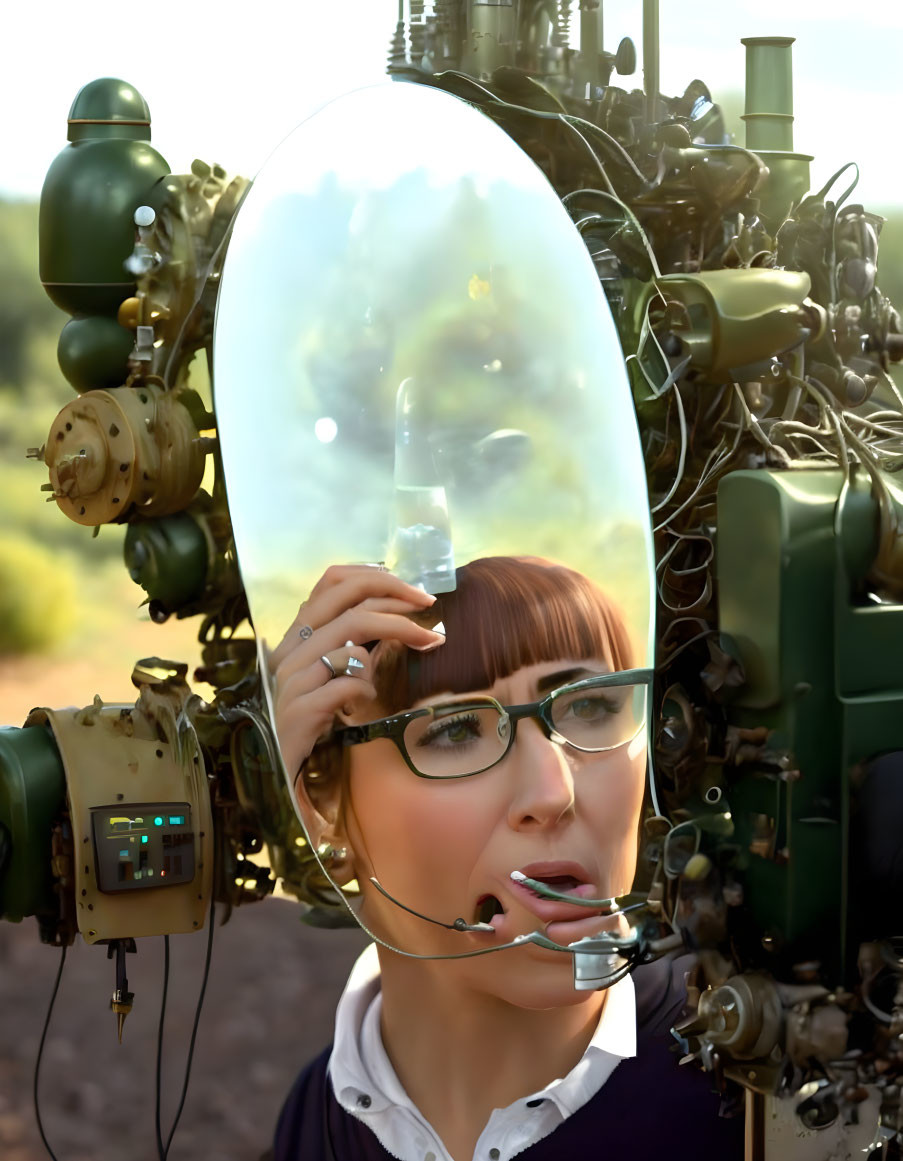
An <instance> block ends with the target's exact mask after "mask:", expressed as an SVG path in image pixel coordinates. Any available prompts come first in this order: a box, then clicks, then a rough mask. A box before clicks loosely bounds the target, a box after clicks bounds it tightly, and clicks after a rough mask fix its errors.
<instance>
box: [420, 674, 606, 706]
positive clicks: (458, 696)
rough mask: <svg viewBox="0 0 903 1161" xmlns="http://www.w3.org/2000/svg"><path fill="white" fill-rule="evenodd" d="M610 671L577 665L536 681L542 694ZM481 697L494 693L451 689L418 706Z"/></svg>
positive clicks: (470, 700)
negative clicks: (457, 691) (475, 692)
mask: <svg viewBox="0 0 903 1161" xmlns="http://www.w3.org/2000/svg"><path fill="white" fill-rule="evenodd" d="M608 672H610V671H609V670H607V669H603V670H599V669H590V668H589V667H588V666H586V665H576V666H573V667H572V668H570V669H559V670H557V671H556V672H555V673H547V674H546V675H545V676H544V677H540V678H539V680H538V681H537V682H536V692H537V693H538V694H539V695H540V696H541V695H542V694H544V693H548V692H549V690H552V689H559V688H560V687H561V686H562V685H570V683H571V682H572V681H582V680H583V678H584V677H602V676H603V675H604V674H606V673H608ZM481 697H485V698H492V694H491V693H483V694H479V693H478V694H473V693H452V692H451V691H449V692H448V693H447V694H445V695H443V694H438V695H434V696H433V697H431V698H430V699H429V700H426V699H425V700H424V704H423V705H420V706H418V707H417V708H418V709H437V708H438V707H439V706H454V705H457V704H461V705H468V704H469V703H470V702H472V701H473V700H474V699H477V700H479V699H480V698H481ZM493 700H494V699H493Z"/></svg>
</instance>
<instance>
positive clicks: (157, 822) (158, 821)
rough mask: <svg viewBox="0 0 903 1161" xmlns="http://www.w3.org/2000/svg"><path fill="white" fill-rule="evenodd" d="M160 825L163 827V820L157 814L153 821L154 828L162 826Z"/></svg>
mask: <svg viewBox="0 0 903 1161" xmlns="http://www.w3.org/2000/svg"><path fill="white" fill-rule="evenodd" d="M162 825H163V819H162V817H161V816H160V815H159V814H158V815H157V817H156V818H155V819H154V826H162Z"/></svg>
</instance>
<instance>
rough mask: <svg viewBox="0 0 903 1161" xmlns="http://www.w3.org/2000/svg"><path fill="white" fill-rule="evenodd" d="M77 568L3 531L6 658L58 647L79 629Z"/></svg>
mask: <svg viewBox="0 0 903 1161" xmlns="http://www.w3.org/2000/svg"><path fill="white" fill-rule="evenodd" d="M75 587H76V586H75V572H74V569H73V568H72V566H71V563H70V562H69V561H68V560H67V559H66V558H65V556H63V557H59V556H57V554H56V553H54V552H53V551H51V550H49V549H47V548H44V547H43V546H42V545H40V544H37V543H35V542H34V541H33V540H30V539H28V538H27V537H25V536H22V535H19V534H12V535H10V534H7V533H5V532H0V657H2V656H4V655H8V654H18V653H36V652H41V651H43V650H46V649H50V648H52V647H53V646H54V645H56V644H58V643H59V641H60V640H61V639H62V638H65V637H66V636H67V635H68V634H69V633H70V632H71V630H72V628H73V626H74V624H75V613H76V601H75Z"/></svg>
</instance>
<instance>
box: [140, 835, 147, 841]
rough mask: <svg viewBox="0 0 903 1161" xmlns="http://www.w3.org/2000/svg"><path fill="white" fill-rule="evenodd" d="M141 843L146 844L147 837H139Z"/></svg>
mask: <svg viewBox="0 0 903 1161" xmlns="http://www.w3.org/2000/svg"><path fill="white" fill-rule="evenodd" d="M141 841H142V842H143V843H146V842H147V835H146V834H143V835H142V836H141Z"/></svg>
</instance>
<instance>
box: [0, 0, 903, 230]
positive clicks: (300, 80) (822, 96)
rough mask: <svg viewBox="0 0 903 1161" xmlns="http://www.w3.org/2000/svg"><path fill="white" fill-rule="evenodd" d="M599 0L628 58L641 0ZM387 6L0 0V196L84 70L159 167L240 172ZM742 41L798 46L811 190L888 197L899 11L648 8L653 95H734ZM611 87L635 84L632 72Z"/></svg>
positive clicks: (25, 185) (896, 110)
mask: <svg viewBox="0 0 903 1161" xmlns="http://www.w3.org/2000/svg"><path fill="white" fill-rule="evenodd" d="M603 3H604V12H605V47H606V48H607V49H608V50H610V51H614V49H615V48H616V47H617V43H618V41H619V39H620V38H621V37H622V36H625V35H630V36H632V37H633V39H634V41H635V43H636V45H637V50H638V53H640V56H641V52H642V49H641V38H642V16H641V14H642V2H641V0H603ZM574 7H575V8H576V0H574ZM230 11H242V12H243V13H244V15H243V16H242V19H240V20H239V19H235V18H234V17H232V18H230V16H229V12H230ZM396 11H397V0H293V2H291V3H287V2H286V3H278V2H276V0H256V2H254V3H252V4H248V5H246V6H244V7H243V8H242V9H239V8H238V6H235V7H234V8H229V7H227V6H226V5H222V4H202V3H198V2H197V0H178V2H176V0H154V3H153V4H145V5H140V4H132V5H126V4H123V3H121V0H118V2H117V3H113V2H112V0H80V2H79V3H74V2H73V0H65V2H63V0H30V2H25V0H18V2H13V0H11V2H10V3H9V4H8V5H7V6H6V7H5V11H4V41H5V44H4V49H5V51H4V53H3V64H2V69H0V97H2V105H0V107H2V109H3V129H2V130H0V133H2V141H3V150H2V158H3V161H2V164H0V194H5V195H6V196H26V197H37V196H38V194H39V193H40V188H41V183H42V181H43V177H44V174H45V172H46V170H47V167H48V165H49V164H50V162H51V161H52V160H53V158H54V156H55V155H56V153H57V152H58V151H59V149H60V148H62V147H63V146H64V145H65V143H66V115H67V112H68V110H69V106H70V104H71V101H72V98H73V97H74V95H75V93H76V92H77V91H78V89H79V88H80V86H81V85H82V84H84V83H85V82H87V81H89V80H92V79H94V78H95V77H98V76H120V77H122V78H124V79H126V80H127V81H129V82H131V83H132V84H133V85H135V86H136V87H137V88H138V89H139V90H140V91H141V92H142V93H143V95H144V96H145V98H146V99H147V101H148V103H149V105H150V108H151V115H152V119H153V142H154V144H155V146H156V147H157V148H158V149H159V150H160V152H161V153H162V154H163V155H164V157H166V158H167V160H168V161H169V163H170V166H171V168H172V170H173V171H174V172H185V171H187V169H188V167H189V165H190V163H191V160H192V158H193V157H202V158H204V159H205V160H208V161H214V160H215V161H219V162H220V163H221V164H223V165H224V166H225V167H226V168H227V169H228V170H229V171H230V172H240V173H244V174H248V175H253V174H254V173H256V171H257V170H258V169H259V168H260V166H261V165H262V164H263V162H264V161H265V159H266V157H267V156H268V154H269V153H270V152H271V151H272V150H273V148H275V146H276V145H277V144H278V143H279V141H280V140H281V139H282V138H283V137H285V135H286V134H287V133H289V132H290V131H291V129H292V128H294V126H295V125H296V124H297V123H298V122H299V121H300V120H302V119H303V118H304V116H305V115H306V114H307V113H308V112H310V110H311V109H312V108H315V107H316V106H317V105H318V104H320V103H322V102H323V101H324V100H326V99H328V98H329V97H330V96H332V95H336V94H338V93H341V92H343V91H345V90H347V89H350V88H356V87H359V86H361V85H364V84H368V83H372V82H375V81H378V80H380V79H381V78H382V77H383V76H384V62H385V56H386V48H387V45H388V42H389V37H390V35H391V31H392V28H393V26H394V20H395V13H396ZM574 23H575V24H576V19H575V21H574ZM756 35H785V36H786V35H789V36H796V37H797V43H796V44H795V45H794V81H795V85H794V91H795V113H796V118H797V120H796V125H795V148H796V149H797V150H799V151H800V152H806V153H812V154H815V162H814V163H813V167H812V179H813V187H817V186H818V185H820V184H821V183H822V182H823V181H824V180H825V179H826V178H827V177H828V176H829V175H830V174H831V173H832V172H833V171H834V170H835V169H837V168H838V167H839V166H840V165H841V164H843V162H845V161H849V160H856V161H858V162H859V164H860V167H861V170H862V179H861V182H860V186H859V188H858V190H857V193H856V195H855V199H856V200H861V201H864V202H865V204H866V205H867V206H870V207H872V208H880V207H884V206H891V205H895V204H900V203H903V194H901V192H900V178H899V175H900V174H901V172H903V162H901V160H900V143H899V132H900V130H899V125H900V117H899V114H900V106H901V100H900V98H901V93H903V81H901V79H900V65H899V60H900V56H901V50H903V5H901V4H900V3H899V2H898V0H871V3H864V4H858V5H857V4H851V3H849V0H817V2H815V0H793V2H790V0H692V2H691V0H662V3H661V58H662V64H661V82H662V83H661V89H662V91H663V92H664V93H667V94H669V95H676V94H678V93H680V92H682V91H683V89H684V87H685V86H686V84H687V83H688V82H689V81H690V80H692V79H693V78H694V77H700V78H701V79H702V80H704V81H705V82H706V83H707V84H708V85H709V86H710V88H712V89H713V90H714V92H715V95H716V97H717V96H718V94H720V93H728V92H740V91H742V88H743V81H744V59H745V58H744V51H745V50H744V49H743V47H742V45H741V44H740V37H741V36H756ZM622 83H626V84H627V85H628V87H632V86H633V85H640V84H641V83H642V79H641V75H640V74H639V73H637V75H636V76H635V77H634V78H632V79H625V80H624V81H623V82H622ZM738 142H739V144H743V143H744V142H743V137H742V130H741V133H740V136H739V137H738Z"/></svg>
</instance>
